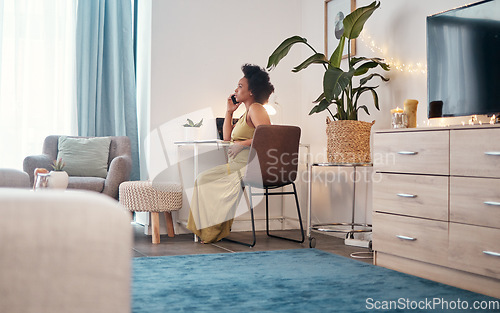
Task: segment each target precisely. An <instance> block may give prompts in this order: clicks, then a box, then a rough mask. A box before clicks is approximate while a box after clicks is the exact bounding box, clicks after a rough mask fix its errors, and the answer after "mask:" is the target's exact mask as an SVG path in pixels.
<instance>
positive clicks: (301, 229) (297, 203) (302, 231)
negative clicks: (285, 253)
mask: <svg viewBox="0 0 500 313" xmlns="http://www.w3.org/2000/svg"><path fill="white" fill-rule="evenodd" d="M292 185H293V194H294V196H295V206H296V207H297V215H298V217H299V225H300V233H301V240H298V239H293V238H287V237H281V236H277V235H272V234H270V233H269V206H268V204H269V203H268V194H269V190H268V189H267V188H266V232H267V235H268V236H269V237H273V238H279V239H285V240H289V241H293V242H298V243H303V242H304V240H305V236H304V226H303V225H302V216H301V215H300V206H299V198H298V197H297V189H296V188H295V183H292Z"/></svg>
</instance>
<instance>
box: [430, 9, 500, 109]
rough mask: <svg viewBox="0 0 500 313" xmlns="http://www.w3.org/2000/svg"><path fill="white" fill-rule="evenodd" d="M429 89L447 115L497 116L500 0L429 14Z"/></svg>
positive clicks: (499, 107) (499, 99) (499, 105)
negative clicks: (440, 102)
mask: <svg viewBox="0 0 500 313" xmlns="http://www.w3.org/2000/svg"><path fill="white" fill-rule="evenodd" d="M427 93H428V94H427V96H428V101H429V103H430V102H433V101H436V102H437V103H439V102H438V101H442V116H443V117H448V116H466V115H475V114H477V115H480V114H487V115H491V114H497V116H498V113H500V0H488V1H481V2H478V3H474V4H471V5H467V6H464V7H460V8H456V9H453V10H449V11H446V12H442V13H439V14H435V15H432V16H428V17H427ZM429 108H431V106H429ZM428 113H429V114H428V116H429V117H437V116H436V115H435V114H433V113H431V112H430V110H429V112H428Z"/></svg>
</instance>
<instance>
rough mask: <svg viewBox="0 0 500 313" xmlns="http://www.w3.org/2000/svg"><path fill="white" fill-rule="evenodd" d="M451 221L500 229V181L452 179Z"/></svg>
mask: <svg viewBox="0 0 500 313" xmlns="http://www.w3.org/2000/svg"><path fill="white" fill-rule="evenodd" d="M450 221H452V222H461V223H466V224H474V225H480V226H489V227H496V228H500V179H495V178H472V177H450ZM499 240H500V237H499Z"/></svg>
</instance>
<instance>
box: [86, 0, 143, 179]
mask: <svg viewBox="0 0 500 313" xmlns="http://www.w3.org/2000/svg"><path fill="white" fill-rule="evenodd" d="M131 6H132V4H131V1H116V0H85V1H78V11H77V29H76V31H77V34H76V40H77V43H76V48H77V49H76V51H77V56H76V57H77V61H76V63H77V110H78V111H77V112H78V134H79V135H80V136H128V137H129V138H130V141H131V144H132V174H131V180H138V179H139V175H140V171H139V149H138V147H139V144H138V127H137V106H136V88H135V64H134V43H133V41H134V39H133V35H134V33H133V32H134V29H133V22H132V13H133V12H132V7H131Z"/></svg>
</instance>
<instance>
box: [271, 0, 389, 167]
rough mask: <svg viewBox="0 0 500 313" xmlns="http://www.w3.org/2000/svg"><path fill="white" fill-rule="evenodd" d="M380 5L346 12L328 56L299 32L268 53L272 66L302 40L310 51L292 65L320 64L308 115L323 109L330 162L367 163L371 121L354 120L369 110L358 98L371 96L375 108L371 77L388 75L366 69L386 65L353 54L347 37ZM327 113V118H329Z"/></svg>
mask: <svg viewBox="0 0 500 313" xmlns="http://www.w3.org/2000/svg"><path fill="white" fill-rule="evenodd" d="M379 7H380V2H377V1H374V2H372V3H371V4H370V5H368V6H364V7H360V8H357V9H356V10H354V11H353V12H351V13H350V14H348V15H347V16H346V17H345V18H344V21H343V24H344V32H343V34H342V36H341V37H340V40H339V43H338V45H337V48H336V49H335V51H334V52H333V53H332V55H331V56H330V58H327V57H326V56H325V55H324V54H323V53H319V52H317V51H316V50H315V49H314V48H313V47H312V46H311V45H310V44H309V43H308V42H307V39H305V38H302V37H300V36H292V37H290V38H288V39H286V40H284V41H283V42H282V43H281V44H280V45H279V46H278V48H276V50H275V51H274V52H273V53H272V54H271V55H270V56H269V60H268V64H267V69H268V70H272V69H273V68H274V67H276V66H277V65H278V63H279V62H280V61H281V59H283V58H284V57H285V56H286V55H287V54H288V52H289V51H290V49H291V48H292V46H293V45H295V44H297V43H302V44H305V45H307V46H308V47H309V48H311V50H312V51H313V53H314V54H313V55H312V56H310V57H309V58H307V59H306V60H305V61H304V62H302V63H301V64H299V65H298V66H296V67H294V68H293V69H292V72H299V71H301V70H303V69H305V68H307V67H308V66H309V65H311V64H321V65H322V66H323V67H324V69H325V73H324V76H323V92H322V93H321V95H320V96H319V97H318V98H317V99H316V100H315V101H314V102H313V103H315V104H316V105H315V106H314V107H313V108H312V109H311V111H310V112H309V115H311V114H313V113H319V112H323V111H325V110H327V111H328V112H329V114H330V116H329V117H327V130H326V132H327V137H328V144H327V153H328V161H329V162H334V163H368V162H370V161H371V157H370V131H371V126H372V125H373V123H374V122H372V123H367V122H362V121H358V111H359V110H360V109H362V110H364V111H365V112H366V113H367V114H368V115H369V114H370V112H369V110H368V107H367V106H366V105H361V104H359V98H360V96H361V95H362V94H364V93H365V92H370V93H371V95H372V96H373V103H374V106H375V108H376V109H377V110H380V108H379V101H378V95H377V92H376V90H375V89H377V88H378V86H369V85H368V83H369V82H370V81H372V79H381V80H382V81H388V80H389V79H388V78H386V77H384V76H382V75H381V74H378V73H370V74H368V72H369V71H370V70H372V69H375V68H377V67H380V68H382V69H383V70H385V71H388V70H389V65H388V64H386V63H385V62H384V60H383V59H381V58H367V57H353V56H351V51H350V46H351V45H350V41H351V40H353V39H356V38H357V37H358V36H359V34H360V33H361V31H362V30H363V26H364V24H365V22H366V21H367V20H368V18H369V17H370V16H371V15H372V14H373V12H374V11H375V10H376V9H377V8H379ZM346 44H347V51H348V53H347V65H348V68H347V71H344V70H342V69H341V68H340V65H341V61H342V54H343V51H344V46H345V45H346ZM354 77H359V84H358V85H357V86H356V87H355V86H354V84H353V78H354ZM332 104H335V106H336V109H337V112H336V113H335V114H334V113H333V112H332V111H331V110H330V108H329V107H330V105H332ZM330 117H331V119H330Z"/></svg>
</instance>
